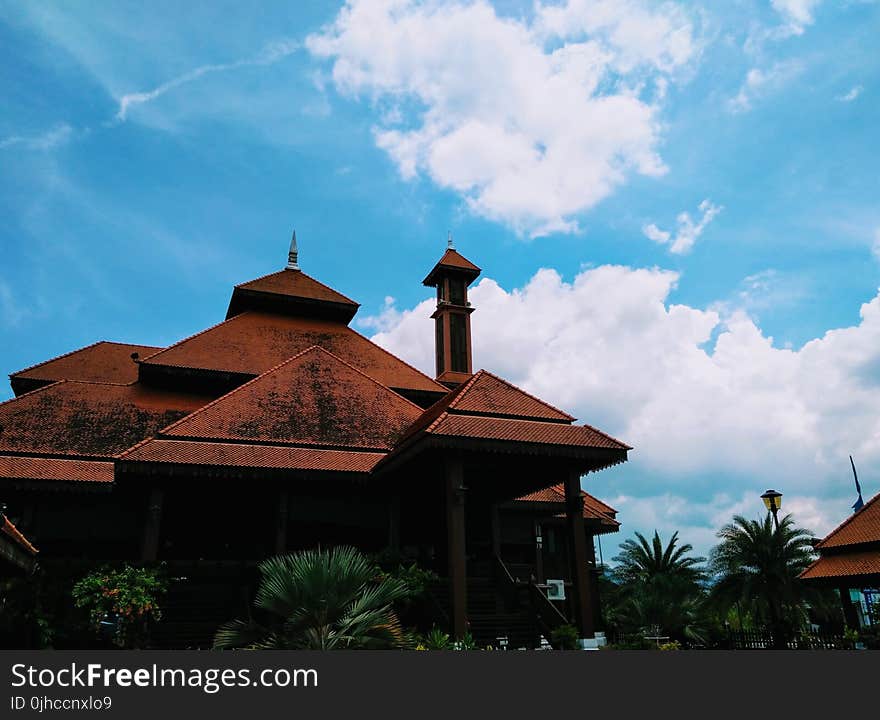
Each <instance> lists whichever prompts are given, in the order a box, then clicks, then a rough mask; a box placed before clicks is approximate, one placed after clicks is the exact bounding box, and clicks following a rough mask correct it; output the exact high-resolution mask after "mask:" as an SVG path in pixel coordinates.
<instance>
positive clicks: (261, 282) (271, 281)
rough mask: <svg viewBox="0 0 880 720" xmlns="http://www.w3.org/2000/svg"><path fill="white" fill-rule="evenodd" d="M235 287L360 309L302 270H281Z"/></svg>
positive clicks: (356, 304)
mask: <svg viewBox="0 0 880 720" xmlns="http://www.w3.org/2000/svg"><path fill="white" fill-rule="evenodd" d="M235 287H236V288H241V289H242V290H253V291H256V292H262V293H269V294H272V295H288V296H290V297H298V298H306V299H309V300H321V301H324V302H334V303H340V304H343V305H353V306H354V307H358V303H356V302H355V301H354V300H351V299H350V298H347V297H345V295H343V294H342V293H339V292H336V291H335V290H334V289H333V288H331V287H328V286H327V285H324V283H322V282H319V281H317V280H315V279H314V278H313V277H311V276H309V275H306V274H305V273H304V272H303V271H302V270H287V269H285V270H280V271H279V272H274V273H270V274H269V275H264V276H263V277H259V278H257V279H256V280H250V281H248V282H245V283H241V284H239V285H236V286H235Z"/></svg>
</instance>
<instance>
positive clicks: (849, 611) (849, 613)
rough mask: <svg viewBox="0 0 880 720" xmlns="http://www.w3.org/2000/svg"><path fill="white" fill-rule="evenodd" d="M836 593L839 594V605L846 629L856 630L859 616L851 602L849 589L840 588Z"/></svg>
mask: <svg viewBox="0 0 880 720" xmlns="http://www.w3.org/2000/svg"><path fill="white" fill-rule="evenodd" d="M838 591H839V592H840V604H841V605H842V606H843V619H844V621H845V622H846V626H847V628H849V629H850V630H858V629H859V614H858V613H857V612H856V606H855V605H853V603H852V600H851V599H850V596H849V588H848V587H841V588H839V589H838Z"/></svg>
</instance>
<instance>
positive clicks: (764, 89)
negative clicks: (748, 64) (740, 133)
mask: <svg viewBox="0 0 880 720" xmlns="http://www.w3.org/2000/svg"><path fill="white" fill-rule="evenodd" d="M800 71H801V65H800V64H799V63H797V62H794V61H785V62H778V63H775V64H774V65H772V66H771V67H769V68H767V69H762V68H757V67H756V68H752V69H751V70H749V71H748V72H747V73H746V77H745V80H744V81H743V84H742V85H741V86H740V89H739V92H738V93H737V94H736V95H735V96H734V97H732V98H730V99H729V100H728V101H727V107H728V109H729V110H730V111H731V112H734V113H740V112H746V111H747V110H751V109H752V105H753V103H754V101H755V100H756V99H758V98H759V97H762V96H764V95H766V94H768V93H771V92H773V91H774V90H778V89H779V88H781V87H782V86H783V85H785V83H786V82H787V81H788V80H790V79H791V78H792V77H794V76H795V75H797V74H798V73H799V72H800Z"/></svg>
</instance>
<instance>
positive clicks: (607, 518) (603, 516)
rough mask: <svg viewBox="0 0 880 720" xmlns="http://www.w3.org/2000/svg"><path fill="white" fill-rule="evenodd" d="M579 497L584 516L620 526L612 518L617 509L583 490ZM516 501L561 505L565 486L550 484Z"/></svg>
mask: <svg viewBox="0 0 880 720" xmlns="http://www.w3.org/2000/svg"><path fill="white" fill-rule="evenodd" d="M581 498H583V501H584V518H587V519H592V520H599V521H601V522H602V523H603V524H608V525H613V526H614V527H615V528H617V527H620V523H619V522H617V521H616V520H615V519H614V516H615V515H617V510H615V509H614V508H613V507H611V506H610V505H606V504H605V503H603V502H602V501H601V500H599V499H598V498H596V497H593V496H592V495H590V494H589V493H587V492H585V491H583V490H581ZM517 501H519V502H545V503H558V504H560V505H562V504H564V503H565V487H564V486H563V485H561V484H559V485H552V486H550V487H548V488H544V489H542V490H538V491H536V492H533V493H529V494H528V495H523V496H522V497H519V498H517Z"/></svg>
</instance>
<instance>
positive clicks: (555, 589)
mask: <svg viewBox="0 0 880 720" xmlns="http://www.w3.org/2000/svg"><path fill="white" fill-rule="evenodd" d="M547 597H548V598H550V600H565V581H564V580H548V581H547Z"/></svg>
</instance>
